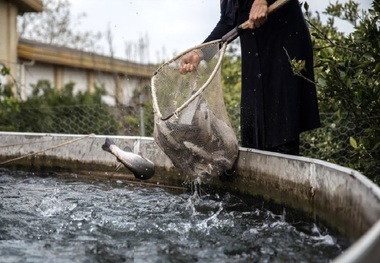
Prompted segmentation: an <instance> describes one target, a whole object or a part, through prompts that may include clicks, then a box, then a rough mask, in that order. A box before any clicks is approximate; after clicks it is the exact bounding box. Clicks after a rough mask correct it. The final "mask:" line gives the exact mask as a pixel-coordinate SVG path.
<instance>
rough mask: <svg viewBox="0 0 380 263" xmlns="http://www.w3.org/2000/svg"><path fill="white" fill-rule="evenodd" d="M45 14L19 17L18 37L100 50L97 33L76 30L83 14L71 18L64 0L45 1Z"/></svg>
mask: <svg viewBox="0 0 380 263" xmlns="http://www.w3.org/2000/svg"><path fill="white" fill-rule="evenodd" d="M43 3H44V11H43V12H41V13H25V14H23V15H22V16H19V17H18V21H17V27H18V33H19V36H20V37H21V38H27V39H32V40H35V41H38V42H41V43H47V44H53V45H57V46H65V47H70V48H75V49H79V50H82V51H90V52H95V51H97V50H99V49H100V46H99V44H98V43H99V39H100V38H102V34H101V33H100V32H97V33H93V32H91V31H78V30H76V28H77V27H78V25H80V23H81V20H82V19H83V18H84V17H85V16H86V14H85V13H82V14H79V15H78V16H73V15H72V13H71V10H70V8H71V4H70V2H68V1H67V0H44V1H43Z"/></svg>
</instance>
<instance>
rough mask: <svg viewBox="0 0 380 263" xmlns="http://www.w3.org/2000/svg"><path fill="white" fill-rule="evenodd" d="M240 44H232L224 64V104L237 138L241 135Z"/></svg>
mask: <svg viewBox="0 0 380 263" xmlns="http://www.w3.org/2000/svg"><path fill="white" fill-rule="evenodd" d="M238 45H239V43H238V42H232V43H231V44H230V45H229V47H228V50H227V51H226V55H225V57H224V58H223V63H222V85H223V94H224V103H225V105H226V108H227V112H228V115H229V118H230V121H231V125H232V127H233V128H234V129H235V133H236V135H237V136H239V134H240V89H241V82H240V78H241V57H240V56H239V55H237V51H238Z"/></svg>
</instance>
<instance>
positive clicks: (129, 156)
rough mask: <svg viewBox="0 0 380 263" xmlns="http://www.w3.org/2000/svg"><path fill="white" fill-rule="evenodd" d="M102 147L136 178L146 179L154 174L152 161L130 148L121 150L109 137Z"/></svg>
mask: <svg viewBox="0 0 380 263" xmlns="http://www.w3.org/2000/svg"><path fill="white" fill-rule="evenodd" d="M102 149H103V150H104V151H106V152H110V153H112V154H113V155H114V156H115V157H116V158H117V160H118V161H119V162H121V163H122V164H123V165H124V166H125V167H126V168H127V169H128V170H130V171H131V172H132V173H133V174H134V176H135V177H136V178H137V179H141V180H146V179H149V178H151V177H152V176H153V175H154V171H155V167H154V163H153V162H152V161H150V160H148V159H146V158H144V157H143V156H141V155H138V154H135V153H133V152H132V151H130V149H128V151H123V150H122V149H120V148H119V147H117V146H116V145H115V143H114V142H113V141H112V140H111V139H109V138H106V141H105V143H104V144H103V145H102Z"/></svg>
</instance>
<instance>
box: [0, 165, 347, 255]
mask: <svg viewBox="0 0 380 263" xmlns="http://www.w3.org/2000/svg"><path fill="white" fill-rule="evenodd" d="M0 199H1V203H0V211H1V213H0V259H1V260H0V261H1V262H329V260H330V259H332V258H334V257H336V256H337V255H339V254H340V253H341V252H342V249H344V248H345V247H346V246H347V241H346V239H344V238H342V237H340V236H337V235H333V234H332V233H329V231H328V230H327V229H326V228H324V227H322V226H317V225H316V224H314V223H310V222H307V221H303V220H299V219H297V220H295V219H294V218H295V217H294V216H293V215H292V214H291V213H290V212H289V211H287V210H286V209H281V211H280V212H274V211H271V210H269V209H268V208H267V207H266V206H265V205H264V204H263V203H262V202H256V203H255V202H254V201H250V202H247V200H245V199H243V198H240V197H238V196H235V195H232V194H230V193H212V194H211V193H209V194H208V193H203V194H202V195H201V196H199V195H197V194H194V193H192V191H184V190H182V191H173V190H170V189H166V188H162V187H142V186H140V185H131V184H126V183H120V182H119V183H117V182H111V181H105V180H102V181H101V180H93V181H84V180H79V179H76V177H75V175H72V176H71V178H57V177H48V176H42V175H41V174H39V176H36V175H34V174H32V173H25V172H20V171H18V172H11V171H7V170H0Z"/></svg>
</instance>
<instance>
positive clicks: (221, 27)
mask: <svg viewBox="0 0 380 263" xmlns="http://www.w3.org/2000/svg"><path fill="white" fill-rule="evenodd" d="M234 28H235V26H234V25H227V24H225V23H223V21H219V22H218V24H217V25H216V27H215V28H214V29H213V30H212V31H211V33H210V35H209V36H208V37H207V38H206V39H205V41H204V42H203V43H206V42H209V41H212V40H217V39H221V38H222V37H223V36H224V35H225V34H227V33H228V32H229V31H230V30H232V29H234Z"/></svg>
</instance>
